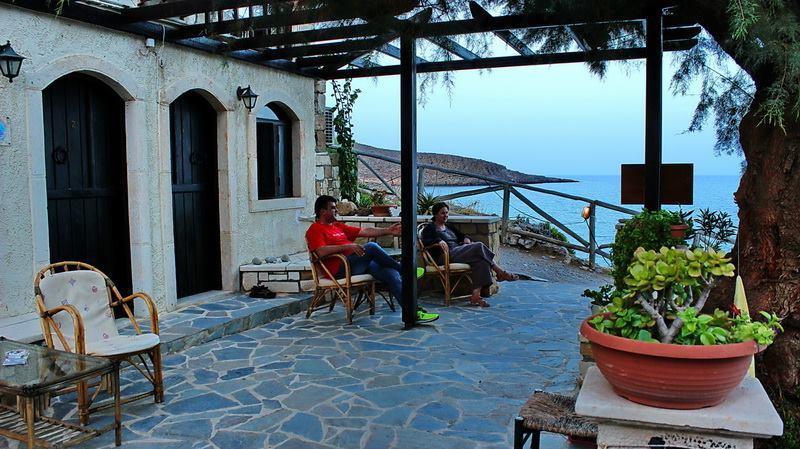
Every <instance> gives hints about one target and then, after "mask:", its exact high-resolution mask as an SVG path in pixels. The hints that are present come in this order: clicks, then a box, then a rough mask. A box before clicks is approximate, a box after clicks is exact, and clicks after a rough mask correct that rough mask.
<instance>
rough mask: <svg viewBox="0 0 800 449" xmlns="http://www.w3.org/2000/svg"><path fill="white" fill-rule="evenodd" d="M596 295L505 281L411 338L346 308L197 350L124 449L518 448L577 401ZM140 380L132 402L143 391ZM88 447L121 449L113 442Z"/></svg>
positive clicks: (66, 411)
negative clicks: (532, 399) (487, 297)
mask: <svg viewBox="0 0 800 449" xmlns="http://www.w3.org/2000/svg"><path fill="white" fill-rule="evenodd" d="M587 287H590V286H589V285H585V284H580V285H578V284H570V283H552V282H551V283H542V282H517V283H507V284H504V285H503V289H502V292H501V294H500V295H497V296H495V297H493V298H491V303H492V307H490V308H486V309H479V308H472V307H465V306H463V305H462V306H454V307H450V308H444V307H439V306H436V305H434V304H429V305H427V304H426V306H427V307H428V309H429V311H437V312H440V313H441V314H442V318H441V319H440V320H439V321H437V322H436V323H433V324H432V325H425V326H420V327H418V328H415V329H413V330H410V331H403V330H402V321H401V319H400V313H399V311H398V312H396V313H392V312H391V311H390V310H389V309H388V308H387V307H386V306H385V304H380V305H379V307H378V311H377V313H376V315H375V316H373V317H370V316H369V315H368V314H367V313H366V312H361V313H358V314H357V315H356V318H355V320H354V324H353V325H352V326H348V325H345V324H344V318H343V313H342V311H341V308H340V307H337V309H336V310H335V311H334V312H333V313H332V314H328V313H324V312H321V313H320V312H318V313H317V314H315V315H313V316H312V317H311V319H308V320H307V319H305V315H304V314H298V315H294V316H291V317H287V318H282V319H280V320H278V321H274V322H272V323H269V324H266V325H264V326H261V327H258V328H254V329H251V330H249V331H245V332H242V333H240V334H235V335H231V336H228V337H224V338H221V339H218V340H214V341H211V342H209V343H205V344H202V345H199V346H195V347H191V348H188V349H186V350H183V351H182V352H180V353H177V354H173V355H170V356H167V357H166V358H165V359H164V365H165V379H164V380H165V385H166V400H165V402H164V403H163V404H158V405H156V404H153V403H152V402H149V401H147V400H143V401H139V402H138V403H134V404H128V405H126V406H124V408H123V415H124V416H123V424H124V430H123V446H122V447H124V448H129V449H139V448H157V447H158V448H161V447H169V448H171V449H183V448H187V449H188V448H222V449H227V448H261V447H275V448H280V449H294V448H308V449H317V448H381V449H383V448H389V447H396V448H404V449H405V448H408V449H413V448H425V449H431V448H433V449H446V448H465V449H469V448H509V447H511V441H512V437H513V435H512V421H513V418H514V416H516V414H517V413H518V412H519V409H520V407H521V406H522V404H523V403H524V402H525V400H526V399H527V398H528V397H529V396H530V395H531V394H532V393H533V391H534V390H535V389H537V388H540V389H544V390H547V391H553V392H564V393H570V392H573V391H574V388H575V378H576V376H577V372H578V360H579V354H578V344H577V329H578V324H579V322H580V320H581V319H582V318H583V317H585V315H586V314H587V313H588V308H587V303H586V299H585V298H581V297H580V294H581V292H582V291H583V290H584V289H585V288H587ZM381 306H382V307H381ZM135 374H137V373H135V372H133V371H131V370H128V371H126V372H125V373H123V378H126V379H128V380H127V382H129V383H128V384H127V385H128V386H127V387H124V389H123V394H126V393H131V392H135V391H142V390H144V389H145V388H146V386H147V385H146V384H145V383H144V382H142V381H131V380H132V379H137V376H135ZM125 382H126V380H123V385H126V383H125ZM131 382H132V383H131ZM72 406H73V405H67V404H56V405H55V407H56V410H55V413H56V415H59V416H63V415H67V416H68V417H69V416H72V415H74V411H73V410H72ZM109 419H110V417H109V416H100V417H99V418H95V417H94V415H93V423H94V424H102V423H104V422H108V420H109ZM15 444H16V443H8V442H7V441H6V442H5V443H4V442H3V439H0V448H2V447H6V446H11V447H15ZM82 447H87V448H113V447H114V445H113V433H107V434H105V435H103V436H101V437H98V438H96V439H94V440H92V441H90V442H88V443H86V444H85V445H84V446H82ZM543 447H545V448H550V447H552V448H566V447H571V446H569V445H568V444H567V443H566V442H565V440H564V439H563V438H560V437H557V436H550V437H547V440H546V442H545V443H544V444H543Z"/></svg>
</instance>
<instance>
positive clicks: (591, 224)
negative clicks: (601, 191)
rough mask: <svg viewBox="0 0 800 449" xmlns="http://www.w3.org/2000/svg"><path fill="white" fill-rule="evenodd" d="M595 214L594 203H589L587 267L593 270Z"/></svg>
mask: <svg viewBox="0 0 800 449" xmlns="http://www.w3.org/2000/svg"><path fill="white" fill-rule="evenodd" d="M595 212H596V205H595V204H594V201H593V202H591V203H589V267H590V268H591V269H592V270H594V268H595V262H596V260H595V259H596V253H597V239H596V238H595V218H596V217H595Z"/></svg>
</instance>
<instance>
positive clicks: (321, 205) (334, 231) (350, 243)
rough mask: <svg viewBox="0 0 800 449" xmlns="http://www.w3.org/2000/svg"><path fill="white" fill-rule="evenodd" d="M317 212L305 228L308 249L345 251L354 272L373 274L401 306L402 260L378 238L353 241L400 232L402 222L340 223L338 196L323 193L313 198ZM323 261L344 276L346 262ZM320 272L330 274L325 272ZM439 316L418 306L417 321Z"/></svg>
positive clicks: (322, 252) (326, 252)
mask: <svg viewBox="0 0 800 449" xmlns="http://www.w3.org/2000/svg"><path fill="white" fill-rule="evenodd" d="M314 214H315V215H316V218H317V220H316V221H315V222H314V223H313V224H312V225H311V226H310V227H309V228H308V231H306V243H307V244H308V249H309V251H314V252H316V253H317V256H319V257H324V256H327V255H330V254H343V255H344V256H346V257H347V261H348V262H349V264H350V275H351V276H355V275H358V274H364V273H369V274H371V275H372V277H374V278H375V279H377V280H379V281H381V282H383V283H384V284H386V286H387V287H388V288H389V291H390V292H391V293H392V295H394V297H395V298H397V299H398V300H399V301H398V302H399V303H400V305H401V307H402V297H403V283H402V281H401V278H400V263H399V262H397V261H396V260H394V259H392V258H391V257H390V256H389V255H388V254H386V251H384V250H383V248H381V246H380V245H378V244H377V243H375V242H369V243H366V244H364V245H359V244H357V243H354V240H355V239H356V238H357V237H380V236H384V235H393V236H400V233H401V228H400V224H399V223H396V224H394V225H392V226H390V227H388V228H356V227H353V226H348V225H346V224H344V223H339V222H338V221H337V220H336V214H337V210H336V198H334V197H332V196H328V195H322V196H320V197H319V198H317V200H316V202H314ZM323 264H324V265H325V268H327V269H328V271H330V273H331V274H332V275H333V276H334V277H336V278H337V279H339V278H341V277H343V276H344V266H342V263H341V260H340V259H338V258H330V259H328V260H325V261H324V262H323ZM320 274H321V275H322V276H326V277H328V276H327V274H326V273H324V272H323V273H320ZM438 318H439V315H436V314H432V313H427V312H425V311H424V310H422V309H421V308H420V309H418V310H417V322H418V323H421V322H430V321H434V320H436V319H438Z"/></svg>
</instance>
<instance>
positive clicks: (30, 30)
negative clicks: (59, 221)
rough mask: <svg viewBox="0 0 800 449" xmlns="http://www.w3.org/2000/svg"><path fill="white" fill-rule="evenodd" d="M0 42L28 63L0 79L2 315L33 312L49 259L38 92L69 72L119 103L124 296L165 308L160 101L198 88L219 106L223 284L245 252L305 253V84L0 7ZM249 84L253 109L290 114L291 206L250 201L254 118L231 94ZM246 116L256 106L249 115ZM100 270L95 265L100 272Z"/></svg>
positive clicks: (166, 225)
mask: <svg viewBox="0 0 800 449" xmlns="http://www.w3.org/2000/svg"><path fill="white" fill-rule="evenodd" d="M0 30H3V31H2V35H0V38H2V39H3V40H5V39H9V40H11V41H12V45H13V47H14V49H15V50H16V51H17V52H18V53H20V54H22V55H23V56H25V57H27V58H28V59H26V60H25V62H24V63H23V66H22V71H21V73H20V76H19V77H18V78H17V79H15V80H14V82H13V83H8V82H7V80H6V79H5V78H2V79H0V117H2V118H4V119H5V120H6V121H7V122H8V128H9V130H10V145H5V146H3V145H0V264H1V265H0V318H3V317H8V316H15V315H19V314H24V313H27V312H31V311H33V310H34V306H33V295H32V288H33V287H32V279H33V276H34V274H35V273H36V271H38V270H39V269H40V268H41V267H42V266H44V265H46V264H47V263H49V262H50V260H49V240H48V229H47V211H46V209H47V203H46V198H47V193H46V187H45V169H44V150H43V148H44V146H43V145H44V144H43V139H44V136H43V123H42V90H43V89H45V88H46V87H47V86H48V85H49V84H51V83H52V82H53V81H55V80H56V79H58V78H59V77H61V76H64V75H66V74H69V73H73V72H83V73H88V74H90V75H93V76H96V77H98V78H99V79H101V80H103V81H104V82H106V83H107V84H108V85H110V86H111V87H112V88H113V89H114V90H115V91H116V92H117V93H118V94H119V95H120V97H121V98H123V100H125V102H126V103H125V115H126V117H125V123H126V130H125V132H126V143H127V162H128V167H127V170H128V173H127V176H128V203H129V208H130V217H131V218H130V224H129V226H130V236H131V268H132V277H133V282H134V289H135V290H136V289H138V290H142V291H145V292H147V293H149V294H151V296H152V297H153V298H154V299H155V301H156V302H157V303H158V306H159V309H160V310H162V311H163V310H170V309H172V308H174V307H175V301H176V297H175V295H176V293H175V258H174V242H173V240H174V239H173V228H172V194H171V192H172V190H171V189H172V184H171V183H172V180H171V173H170V170H171V167H170V146H169V145H170V143H169V142H170V129H169V104H170V102H172V101H174V100H175V99H176V98H177V97H178V96H180V95H181V94H183V93H185V92H187V91H189V90H200V91H201V93H202V94H203V95H204V96H205V97H206V98H207V99H208V100H209V103H210V104H211V105H212V106H213V107H214V108H215V109H216V111H217V119H218V120H217V121H218V123H217V130H218V156H219V158H218V159H219V163H218V165H219V187H220V237H221V253H222V267H223V268H222V271H223V273H222V280H223V288H224V289H226V290H233V289H235V288H236V282H237V268H238V265H239V264H240V263H243V262H245V261H248V260H250V259H252V258H253V257H254V256H259V257H263V256H265V255H276V254H277V255H280V254H282V253H292V252H297V251H300V250H302V249H303V248H304V246H305V245H304V242H303V234H304V230H305V226H303V225H302V224H300V223H299V222H298V217H299V216H301V215H307V214H309V213H310V207H311V204H312V203H313V200H314V198H313V196H314V168H315V167H314V166H315V160H314V157H315V151H314V147H315V141H314V81H313V79H310V78H304V77H300V76H296V75H292V74H288V73H284V72H279V71H276V70H271V69H267V68H263V67H259V66H256V65H252V64H247V63H244V62H240V61H236V60H233V59H229V58H224V57H222V56H215V55H211V54H208V53H204V52H200V51H194V50H190V49H187V48H183V47H179V46H174V45H170V44H166V45H163V46H162V45H161V44H160V43H159V44H158V45H157V46H156V48H155V49H148V48H146V47H145V45H144V38H141V37H139V36H134V35H129V34H125V33H119V32H115V31H112V30H108V29H105V28H100V27H95V26H91V25H87V24H84V23H80V22H75V21H71V20H68V19H64V18H59V19H56V18H53V17H52V16H48V15H43V14H37V13H32V12H30V11H28V10H24V9H20V8H17V7H12V6H8V5H6V4H0ZM248 84H249V85H251V86H252V88H253V90H254V91H255V92H256V93H258V94H259V95H260V96H259V99H258V103H259V107H261V106H264V105H266V104H267V103H269V102H273V101H278V102H280V103H282V104H283V105H284V106H285V107H286V108H288V109H289V110H291V113H292V114H293V115H294V116H295V117H296V119H297V120H296V121H295V122H294V127H293V133H294V135H293V145H294V147H295V150H294V151H295V160H294V162H295V186H296V187H297V188H299V189H300V196H299V197H298V198H296V199H285V200H271V201H258V200H257V198H256V196H255V195H256V192H255V190H254V189H255V178H254V177H255V113H249V112H248V111H247V110H246V109H245V108H244V106H243V105H242V103H241V102H240V101H238V100H237V98H236V88H237V86H246V85H248ZM254 112H255V111H254ZM100 268H101V269H102V267H100Z"/></svg>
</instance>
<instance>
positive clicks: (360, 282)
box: [306, 251, 375, 324]
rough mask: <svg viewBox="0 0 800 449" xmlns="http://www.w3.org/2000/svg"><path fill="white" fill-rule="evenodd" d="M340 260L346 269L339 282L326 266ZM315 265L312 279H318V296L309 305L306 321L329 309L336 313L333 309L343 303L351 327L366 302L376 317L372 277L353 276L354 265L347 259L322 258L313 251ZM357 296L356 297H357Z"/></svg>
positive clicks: (316, 292) (312, 260) (310, 256)
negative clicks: (315, 313)
mask: <svg viewBox="0 0 800 449" xmlns="http://www.w3.org/2000/svg"><path fill="white" fill-rule="evenodd" d="M332 257H336V258H339V259H341V263H342V266H343V267H344V270H345V274H344V277H342V278H339V279H337V278H336V277H335V276H334V275H333V273H331V272H330V270H328V267H326V266H325V264H323V263H322V262H323V261H325V260H327V259H330V258H332ZM309 259H310V261H311V275H312V276H313V278H314V296H313V297H312V298H311V302H310V303H309V304H308V311H307V312H306V318H310V317H311V314H312V313H314V312H315V311H317V310H320V309H323V308H325V307H327V308H328V311H329V312H331V311H333V306H335V305H336V301H337V300H339V301H341V302H342V304H343V305H344V310H345V314H346V315H347V323H348V324H353V312H354V311H355V310H356V309H358V306H360V305H361V304H362V303H363V302H364V301H367V302H368V303H369V314H370V315H374V314H375V278H373V277H372V275H370V274H357V275H354V276H353V275H351V274H350V264H349V263H348V262H347V257H345V256H344V255H342V254H329V255H327V256H323V257H320V256H318V255H317V253H316V251H309ZM354 293H355V295H354Z"/></svg>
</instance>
